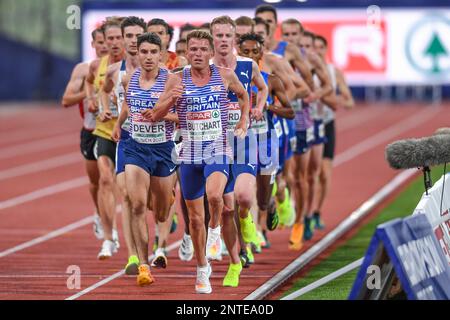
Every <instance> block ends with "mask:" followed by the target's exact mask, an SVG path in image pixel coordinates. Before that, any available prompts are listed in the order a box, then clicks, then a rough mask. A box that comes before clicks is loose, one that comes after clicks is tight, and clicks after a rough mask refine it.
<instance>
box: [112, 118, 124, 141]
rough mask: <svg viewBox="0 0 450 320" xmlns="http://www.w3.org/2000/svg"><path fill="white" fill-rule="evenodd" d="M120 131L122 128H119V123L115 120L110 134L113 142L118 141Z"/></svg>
mask: <svg viewBox="0 0 450 320" xmlns="http://www.w3.org/2000/svg"><path fill="white" fill-rule="evenodd" d="M121 133H122V130H121V129H120V126H119V123H118V122H116V125H115V126H114V129H113V132H112V134H111V138H113V140H114V141H115V142H119V140H120V134H121Z"/></svg>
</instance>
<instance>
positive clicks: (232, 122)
mask: <svg viewBox="0 0 450 320" xmlns="http://www.w3.org/2000/svg"><path fill="white" fill-rule="evenodd" d="M240 119H241V108H240V107H239V103H237V102H230V104H229V108H228V130H229V131H234V129H235V128H236V125H237V124H238V122H239V120H240Z"/></svg>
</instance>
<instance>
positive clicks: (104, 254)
mask: <svg viewBox="0 0 450 320" xmlns="http://www.w3.org/2000/svg"><path fill="white" fill-rule="evenodd" d="M116 252H117V248H116V244H115V243H114V241H111V240H105V241H103V244H102V249H101V250H100V253H99V254H98V256H97V258H98V259H99V260H106V259H109V258H110V257H111V256H112V255H113V254H114V253H116Z"/></svg>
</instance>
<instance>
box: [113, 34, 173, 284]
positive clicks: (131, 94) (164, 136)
mask: <svg viewBox="0 0 450 320" xmlns="http://www.w3.org/2000/svg"><path fill="white" fill-rule="evenodd" d="M137 48H138V59H139V65H140V68H137V69H136V71H135V72H134V73H133V75H132V76H131V78H130V81H129V83H128V87H127V91H126V92H127V93H126V100H125V102H124V108H123V112H122V113H121V114H120V119H119V121H118V123H117V124H116V126H115V128H114V133H113V135H114V138H115V140H116V141H117V140H119V139H120V133H121V126H122V125H123V123H124V122H125V120H126V118H127V117H128V113H129V116H130V121H131V125H130V128H131V129H130V136H131V138H130V139H129V140H128V141H127V143H126V144H125V149H124V153H125V179H126V189H127V193H128V196H129V199H130V205H131V212H132V214H131V230H132V237H133V239H134V243H135V244H136V248H137V254H138V258H139V274H138V277H137V283H138V285H141V286H142V285H148V284H151V283H153V281H154V279H153V277H152V275H151V272H150V267H149V265H148V242H149V241H148V226H147V219H146V210H147V206H148V203H147V201H148V199H149V196H151V198H152V199H158V200H157V201H153V210H154V211H155V216H156V218H157V221H159V222H164V221H166V220H167V218H168V215H169V209H170V205H171V201H172V190H173V187H174V182H175V179H174V177H175V170H176V164H175V163H174V162H173V161H172V158H171V156H172V151H173V149H174V146H175V144H174V141H173V132H174V129H175V124H174V122H172V121H169V120H165V119H164V120H161V121H152V118H151V114H152V109H153V107H154V106H155V104H156V102H157V101H158V98H159V96H160V95H161V93H162V92H163V90H164V86H165V83H166V80H167V77H168V71H167V70H166V69H162V68H160V67H159V61H160V59H161V54H162V53H161V48H162V41H161V39H160V38H159V37H158V36H157V35H156V34H155V33H146V34H143V35H141V36H139V37H138V42H137ZM168 118H169V116H168ZM164 258H165V256H163V259H160V260H158V261H155V260H154V263H155V264H158V265H159V266H161V267H165V266H166V264H167V260H166V259H164Z"/></svg>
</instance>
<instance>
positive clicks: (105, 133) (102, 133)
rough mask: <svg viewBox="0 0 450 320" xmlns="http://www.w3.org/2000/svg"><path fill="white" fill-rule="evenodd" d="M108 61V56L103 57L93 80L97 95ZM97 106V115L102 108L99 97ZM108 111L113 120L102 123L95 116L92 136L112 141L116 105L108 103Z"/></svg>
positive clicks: (111, 102)
mask: <svg viewBox="0 0 450 320" xmlns="http://www.w3.org/2000/svg"><path fill="white" fill-rule="evenodd" d="M108 60H109V56H104V57H102V58H101V59H100V65H99V66H98V70H97V74H96V75H95V79H94V88H95V92H96V93H98V92H99V91H100V90H101V88H102V86H103V83H104V81H105V77H106V71H107V69H108ZM98 105H99V113H101V112H102V109H103V107H102V103H101V101H100V98H99V97H98ZM110 109H111V111H112V113H113V117H114V118H112V119H111V120H108V121H106V122H102V121H100V120H99V117H98V116H97V117H96V119H95V130H94V132H93V134H95V135H96V136H99V137H102V138H104V139H108V140H111V141H112V138H111V135H112V132H113V129H114V126H115V124H116V121H117V116H118V115H117V105H115V103H114V101H110Z"/></svg>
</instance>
